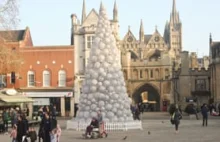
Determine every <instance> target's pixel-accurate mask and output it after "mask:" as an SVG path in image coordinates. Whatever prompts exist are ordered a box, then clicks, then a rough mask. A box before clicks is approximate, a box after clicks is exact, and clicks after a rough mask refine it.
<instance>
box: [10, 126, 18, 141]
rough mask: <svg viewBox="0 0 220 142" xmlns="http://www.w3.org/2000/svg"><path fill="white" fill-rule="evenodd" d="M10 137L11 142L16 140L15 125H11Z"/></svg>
mask: <svg viewBox="0 0 220 142" xmlns="http://www.w3.org/2000/svg"><path fill="white" fill-rule="evenodd" d="M10 137H11V138H12V142H16V138H17V126H16V125H13V126H12V130H11V135H10Z"/></svg>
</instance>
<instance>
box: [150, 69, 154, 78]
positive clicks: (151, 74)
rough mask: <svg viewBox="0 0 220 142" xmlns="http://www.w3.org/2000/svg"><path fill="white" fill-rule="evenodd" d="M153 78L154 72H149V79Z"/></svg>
mask: <svg viewBox="0 0 220 142" xmlns="http://www.w3.org/2000/svg"><path fill="white" fill-rule="evenodd" d="M153 77H154V72H153V70H151V71H150V78H153Z"/></svg>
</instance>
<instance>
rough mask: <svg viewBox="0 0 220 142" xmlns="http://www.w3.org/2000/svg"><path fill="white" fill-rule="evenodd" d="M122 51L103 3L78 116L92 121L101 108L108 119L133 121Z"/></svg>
mask: <svg viewBox="0 0 220 142" xmlns="http://www.w3.org/2000/svg"><path fill="white" fill-rule="evenodd" d="M118 53H119V50H118V48H117V47H116V41H115V38H114V36H113V34H112V29H111V26H110V22H109V20H108V17H107V15H106V10H105V8H104V6H103V5H102V4H101V6H100V10H99V20H98V25H97V29H96V33H95V41H94V43H93V46H92V48H91V51H90V57H89V61H88V65H87V67H86V72H85V80H84V83H83V86H82V95H81V96H80V100H79V110H78V113H77V117H76V119H78V120H79V121H86V122H87V121H90V120H91V118H92V117H96V116H97V111H99V110H100V111H101V113H102V116H103V119H104V121H106V122H127V121H132V120H133V117H132V114H131V111H130V104H131V100H130V99H129V97H128V95H127V90H126V87H125V81H124V76H123V73H122V71H121V65H120V62H119V60H120V59H119V54H118Z"/></svg>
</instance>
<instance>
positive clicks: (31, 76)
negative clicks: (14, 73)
mask: <svg viewBox="0 0 220 142" xmlns="http://www.w3.org/2000/svg"><path fill="white" fill-rule="evenodd" d="M27 79H28V80H27V82H28V84H27V86H28V87H34V86H35V73H34V72H33V71H28V73H27Z"/></svg>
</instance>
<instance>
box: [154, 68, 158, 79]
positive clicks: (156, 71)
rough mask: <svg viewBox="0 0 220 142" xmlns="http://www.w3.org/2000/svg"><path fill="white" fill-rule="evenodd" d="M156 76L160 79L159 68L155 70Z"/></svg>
mask: <svg viewBox="0 0 220 142" xmlns="http://www.w3.org/2000/svg"><path fill="white" fill-rule="evenodd" d="M155 78H156V79H159V70H158V69H156V70H155Z"/></svg>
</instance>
